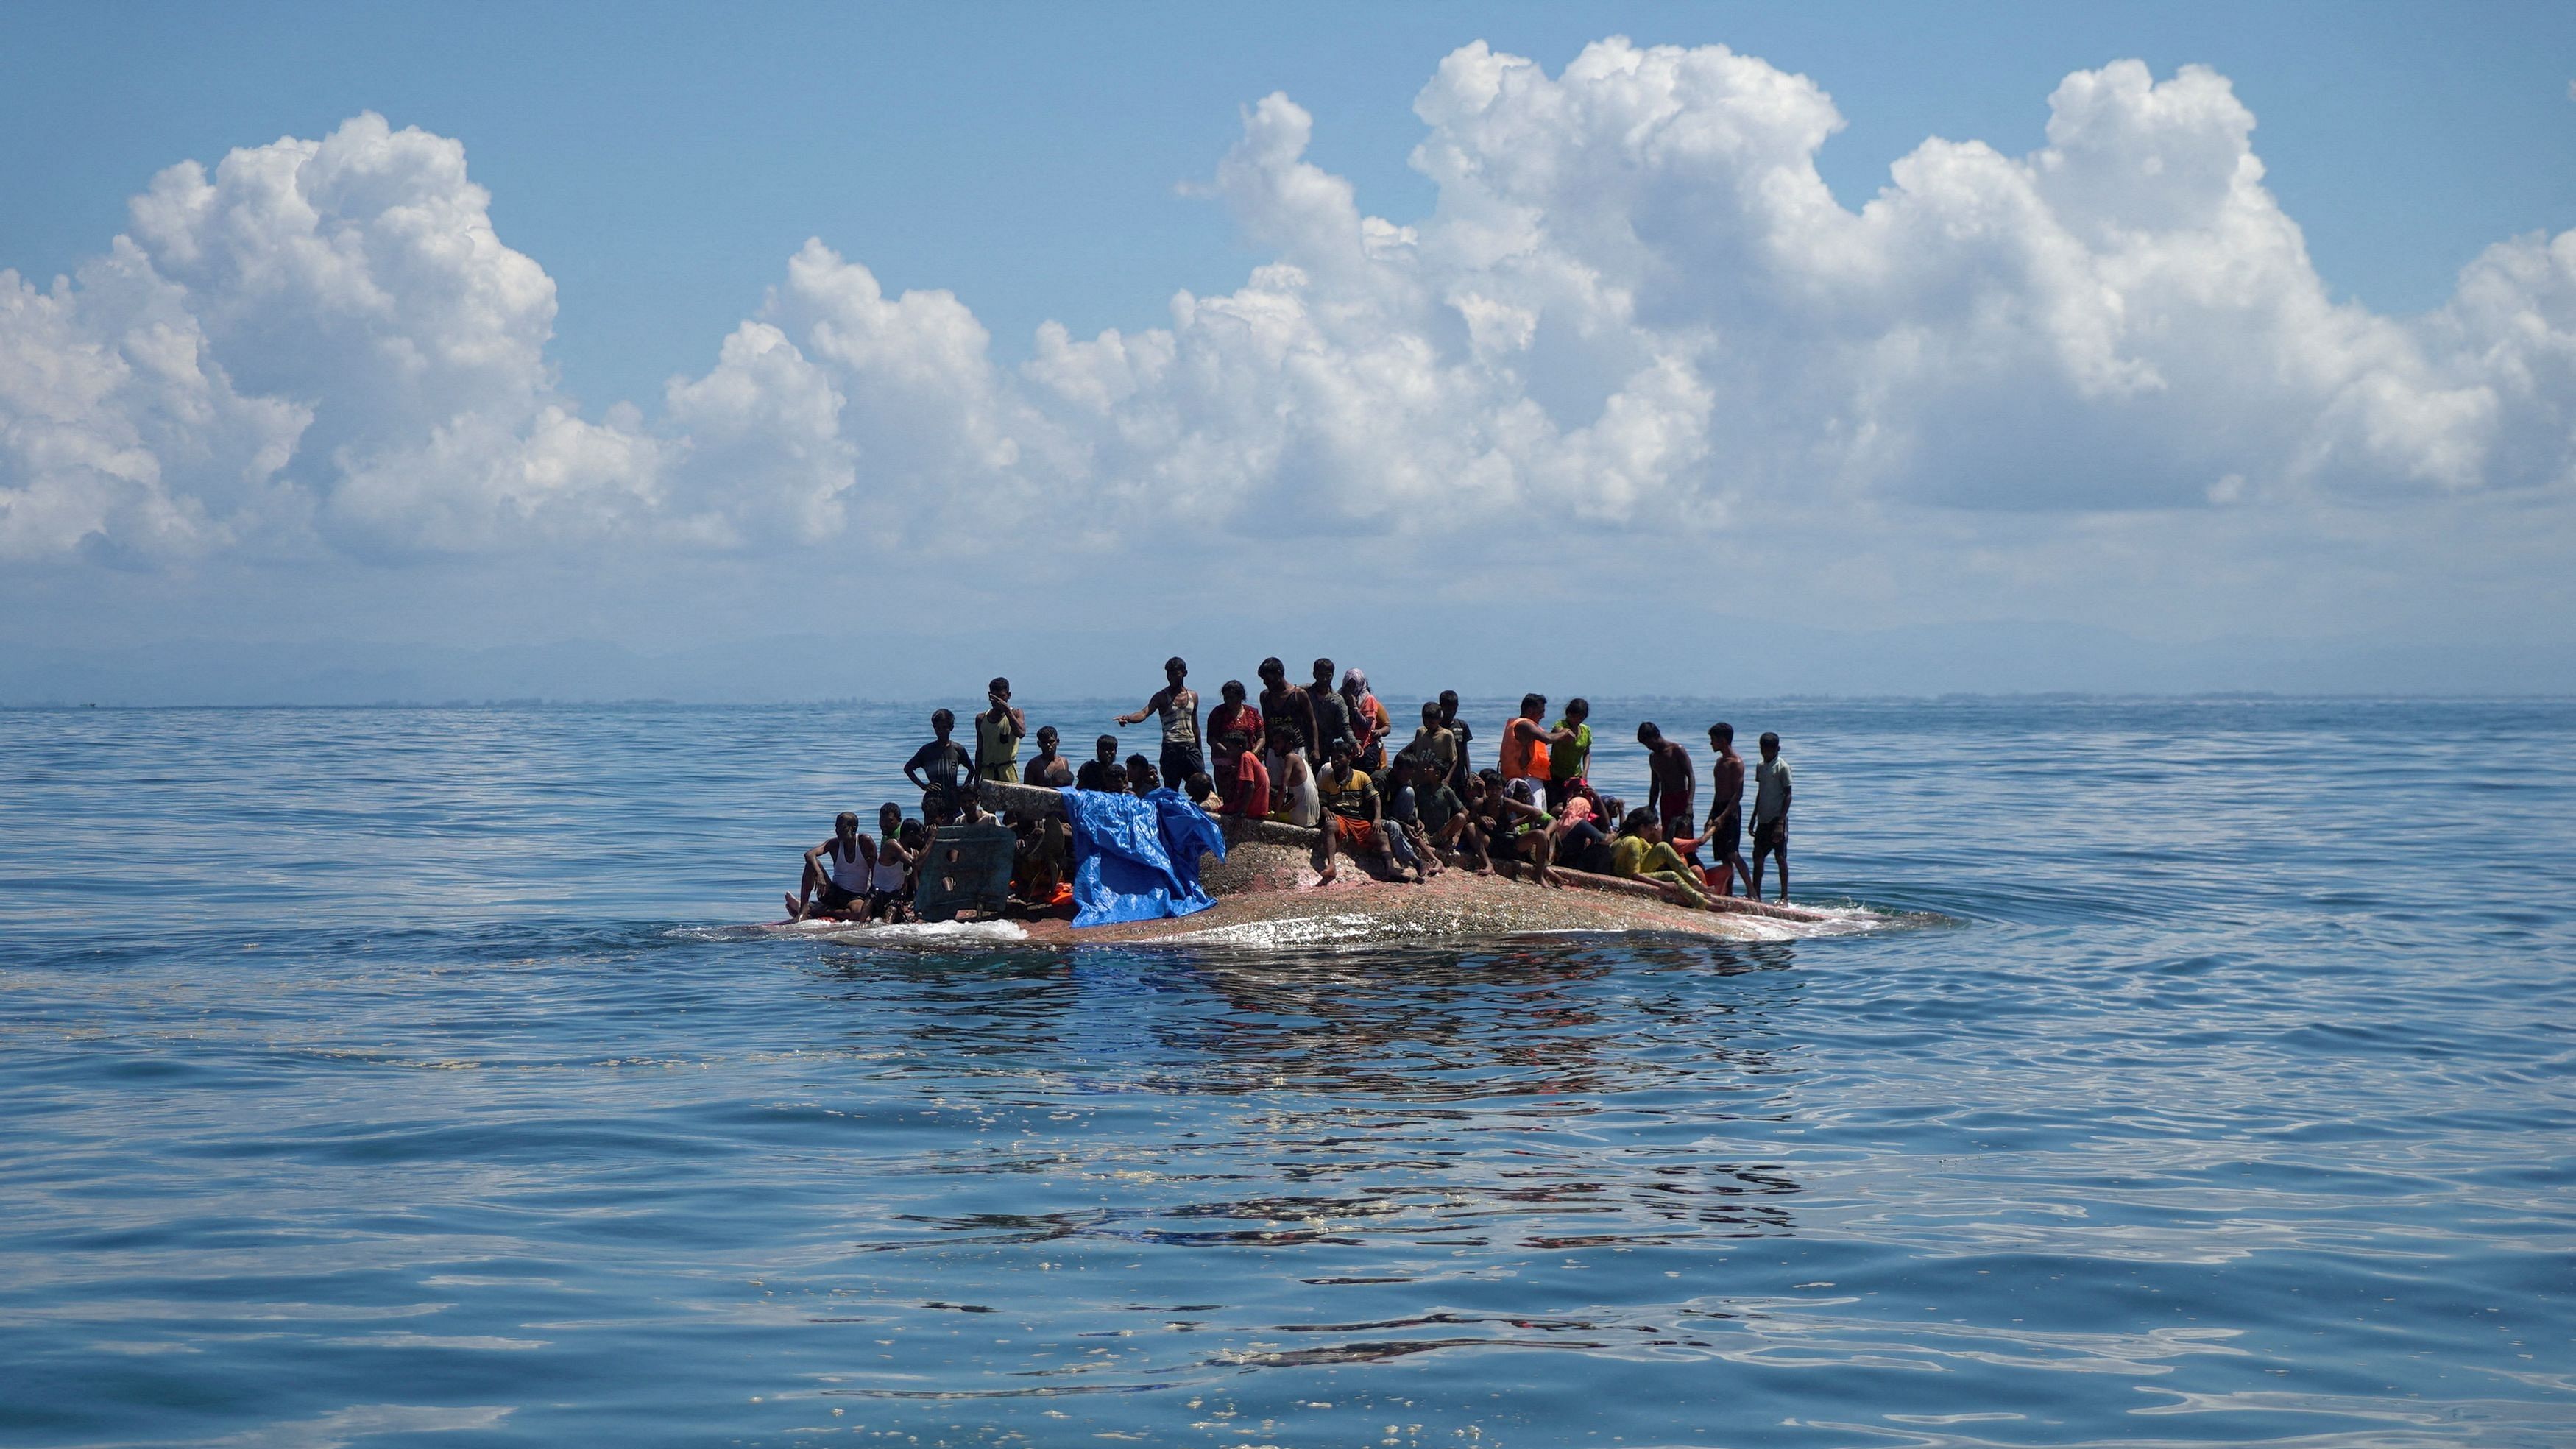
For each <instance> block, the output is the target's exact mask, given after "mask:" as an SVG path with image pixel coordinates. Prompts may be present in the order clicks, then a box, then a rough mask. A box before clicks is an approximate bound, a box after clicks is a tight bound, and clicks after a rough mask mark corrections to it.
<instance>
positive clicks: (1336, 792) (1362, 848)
mask: <svg viewBox="0 0 2576 1449" xmlns="http://www.w3.org/2000/svg"><path fill="white" fill-rule="evenodd" d="M1357 750H1358V746H1357V745H1356V744H1355V743H1354V742H1353V741H1352V739H1351V737H1350V736H1349V735H1347V734H1342V735H1336V736H1334V737H1333V743H1332V754H1331V757H1330V758H1329V759H1328V760H1327V761H1326V762H1325V765H1324V773H1323V774H1321V775H1320V776H1317V777H1316V782H1315V789H1316V793H1317V795H1318V796H1319V797H1320V798H1321V799H1322V801H1323V804H1324V822H1323V826H1324V842H1323V863H1322V864H1321V865H1320V866H1318V867H1317V868H1316V872H1315V875H1316V880H1315V883H1316V884H1317V885H1329V884H1331V883H1332V880H1333V877H1334V875H1335V873H1336V871H1337V870H1338V868H1339V867H1338V865H1337V857H1338V856H1339V855H1340V854H1341V852H1342V850H1343V849H1344V848H1345V847H1347V848H1348V849H1349V850H1351V851H1352V852H1353V853H1354V854H1360V855H1369V856H1374V857H1376V858H1377V862H1378V864H1379V866H1380V867H1382V868H1383V869H1384V870H1385V872H1386V873H1387V874H1388V875H1391V876H1396V878H1397V879H1399V880H1402V879H1406V877H1404V876H1401V875H1398V874H1397V870H1396V864H1395V851H1394V847H1393V846H1392V845H1391V844H1390V843H1389V842H1388V840H1387V835H1388V831H1387V829H1386V827H1385V824H1384V822H1383V821H1382V820H1381V819H1380V816H1379V809H1380V807H1379V803H1378V798H1377V787H1376V786H1375V785H1372V784H1370V783H1369V777H1368V775H1367V774H1366V773H1365V772H1363V771H1361V770H1360V769H1359V768H1358V767H1357V766H1356V765H1354V764H1353V763H1352V756H1353V755H1354V754H1355V753H1356V752H1357ZM1421 878H1422V877H1421V873H1420V871H1419V870H1416V871H1415V873H1414V874H1413V875H1412V877H1411V879H1413V880H1417V881H1418V880H1420V879H1421Z"/></svg>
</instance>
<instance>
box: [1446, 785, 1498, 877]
mask: <svg viewBox="0 0 2576 1449" xmlns="http://www.w3.org/2000/svg"><path fill="white" fill-rule="evenodd" d="M1451 793H1452V794H1456V793H1457V792H1455V791H1452V792H1451ZM1490 794H1491V791H1490V790H1489V789H1488V787H1487V786H1486V784H1485V776H1484V772H1482V771H1477V772H1475V773H1473V774H1470V775H1469V776H1468V777H1467V793H1466V794H1465V795H1463V796H1461V797H1460V803H1459V809H1458V813H1457V815H1456V816H1454V817H1453V818H1452V819H1451V820H1450V822H1449V830H1450V832H1451V834H1450V839H1451V840H1453V841H1455V842H1456V843H1455V845H1454V846H1453V848H1454V849H1455V850H1456V851H1457V852H1458V854H1459V855H1460V856H1461V857H1463V858H1464V859H1465V860H1466V862H1467V869H1469V870H1471V871H1473V872H1475V873H1476V874H1478V875H1492V874H1493V873H1494V858H1493V855H1492V854H1491V853H1490V852H1489V851H1488V850H1487V849H1486V844H1487V841H1486V838H1485V831H1486V829H1487V820H1488V816H1489V815H1490V814H1491V810H1490V804H1491V801H1490V799H1489V796H1490ZM1435 838H1437V837H1435Z"/></svg>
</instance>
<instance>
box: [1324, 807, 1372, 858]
mask: <svg viewBox="0 0 2576 1449" xmlns="http://www.w3.org/2000/svg"><path fill="white" fill-rule="evenodd" d="M1333 823H1334V824H1336V825H1339V826H1340V827H1341V828H1342V839H1343V840H1344V841H1346V842H1348V843H1349V845H1350V847H1351V849H1353V850H1375V849H1377V848H1378V845H1379V841H1378V837H1377V827H1376V826H1374V825H1371V824H1370V823H1368V822H1367V821H1365V820H1354V819H1352V818H1351V817H1349V816H1347V815H1336V816H1334V817H1333Z"/></svg>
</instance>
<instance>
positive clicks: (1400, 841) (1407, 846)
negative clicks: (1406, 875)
mask: <svg viewBox="0 0 2576 1449" xmlns="http://www.w3.org/2000/svg"><path fill="white" fill-rule="evenodd" d="M1392 778H1393V780H1394V782H1395V789H1394V791H1393V793H1391V794H1389V795H1388V796H1387V797H1386V818H1387V821H1388V823H1389V825H1390V826H1391V827H1392V828H1390V829H1389V830H1388V832H1387V833H1388V835H1390V836H1391V837H1392V839H1390V840H1389V841H1388V842H1387V843H1388V844H1389V845H1392V846H1394V847H1395V858H1396V859H1397V860H1399V861H1401V862H1403V863H1404V864H1406V865H1409V866H1412V867H1414V868H1415V869H1416V870H1419V871H1421V872H1422V878H1423V879H1424V880H1429V879H1431V878H1432V877H1433V876H1435V875H1438V874H1439V873H1440V871H1441V869H1442V866H1441V860H1440V852H1439V851H1438V850H1437V849H1435V848H1434V847H1433V846H1432V844H1431V831H1430V828H1429V827H1428V826H1426V825H1425V824H1424V823H1423V820H1422V761H1421V760H1420V759H1419V758H1417V757H1416V756H1414V755H1412V754H1410V753H1401V752H1400V753H1398V754H1397V755H1396V757H1395V765H1394V770H1393V776H1392Z"/></svg>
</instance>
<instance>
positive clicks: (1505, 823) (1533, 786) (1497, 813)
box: [1476, 769, 1555, 885]
mask: <svg viewBox="0 0 2576 1449" xmlns="http://www.w3.org/2000/svg"><path fill="white" fill-rule="evenodd" d="M1476 780H1477V782H1478V783H1479V784H1480V785H1481V786H1482V787H1483V792H1482V795H1481V797H1480V798H1479V800H1478V802H1477V805H1476V828H1477V829H1478V830H1479V831H1482V832H1483V834H1484V852H1483V853H1484V858H1485V860H1486V862H1487V864H1488V865H1489V866H1490V867H1493V868H1497V869H1500V870H1501V871H1502V872H1503V873H1504V874H1505V875H1508V876H1510V877H1512V878H1513V879H1514V880H1518V879H1519V878H1520V863H1521V861H1522V860H1523V859H1524V858H1526V852H1525V851H1524V849H1523V846H1522V842H1523V841H1524V840H1526V839H1527V838H1528V837H1529V836H1530V835H1532V834H1533V833H1535V834H1536V835H1537V836H1538V837H1539V840H1540V843H1541V846H1542V848H1543V847H1544V845H1545V842H1546V833H1547V825H1548V821H1549V817H1548V813H1547V811H1546V810H1544V809H1542V808H1540V806H1539V804H1538V802H1539V800H1541V799H1542V798H1544V797H1543V796H1542V795H1541V793H1540V791H1539V787H1538V785H1537V783H1536V782H1535V781H1533V780H1531V779H1530V778H1529V777H1527V776H1522V777H1520V778H1518V779H1514V780H1510V781H1506V780H1504V778H1503V774H1502V772H1501V771H1500V770H1493V769H1486V770H1478V771H1477V772H1476ZM1538 882H1539V884H1541V885H1552V884H1554V883H1555V882H1554V878H1553V877H1552V876H1551V875H1550V874H1549V873H1548V872H1547V870H1546V869H1545V867H1544V864H1542V866H1541V869H1540V871H1539V874H1538Z"/></svg>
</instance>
